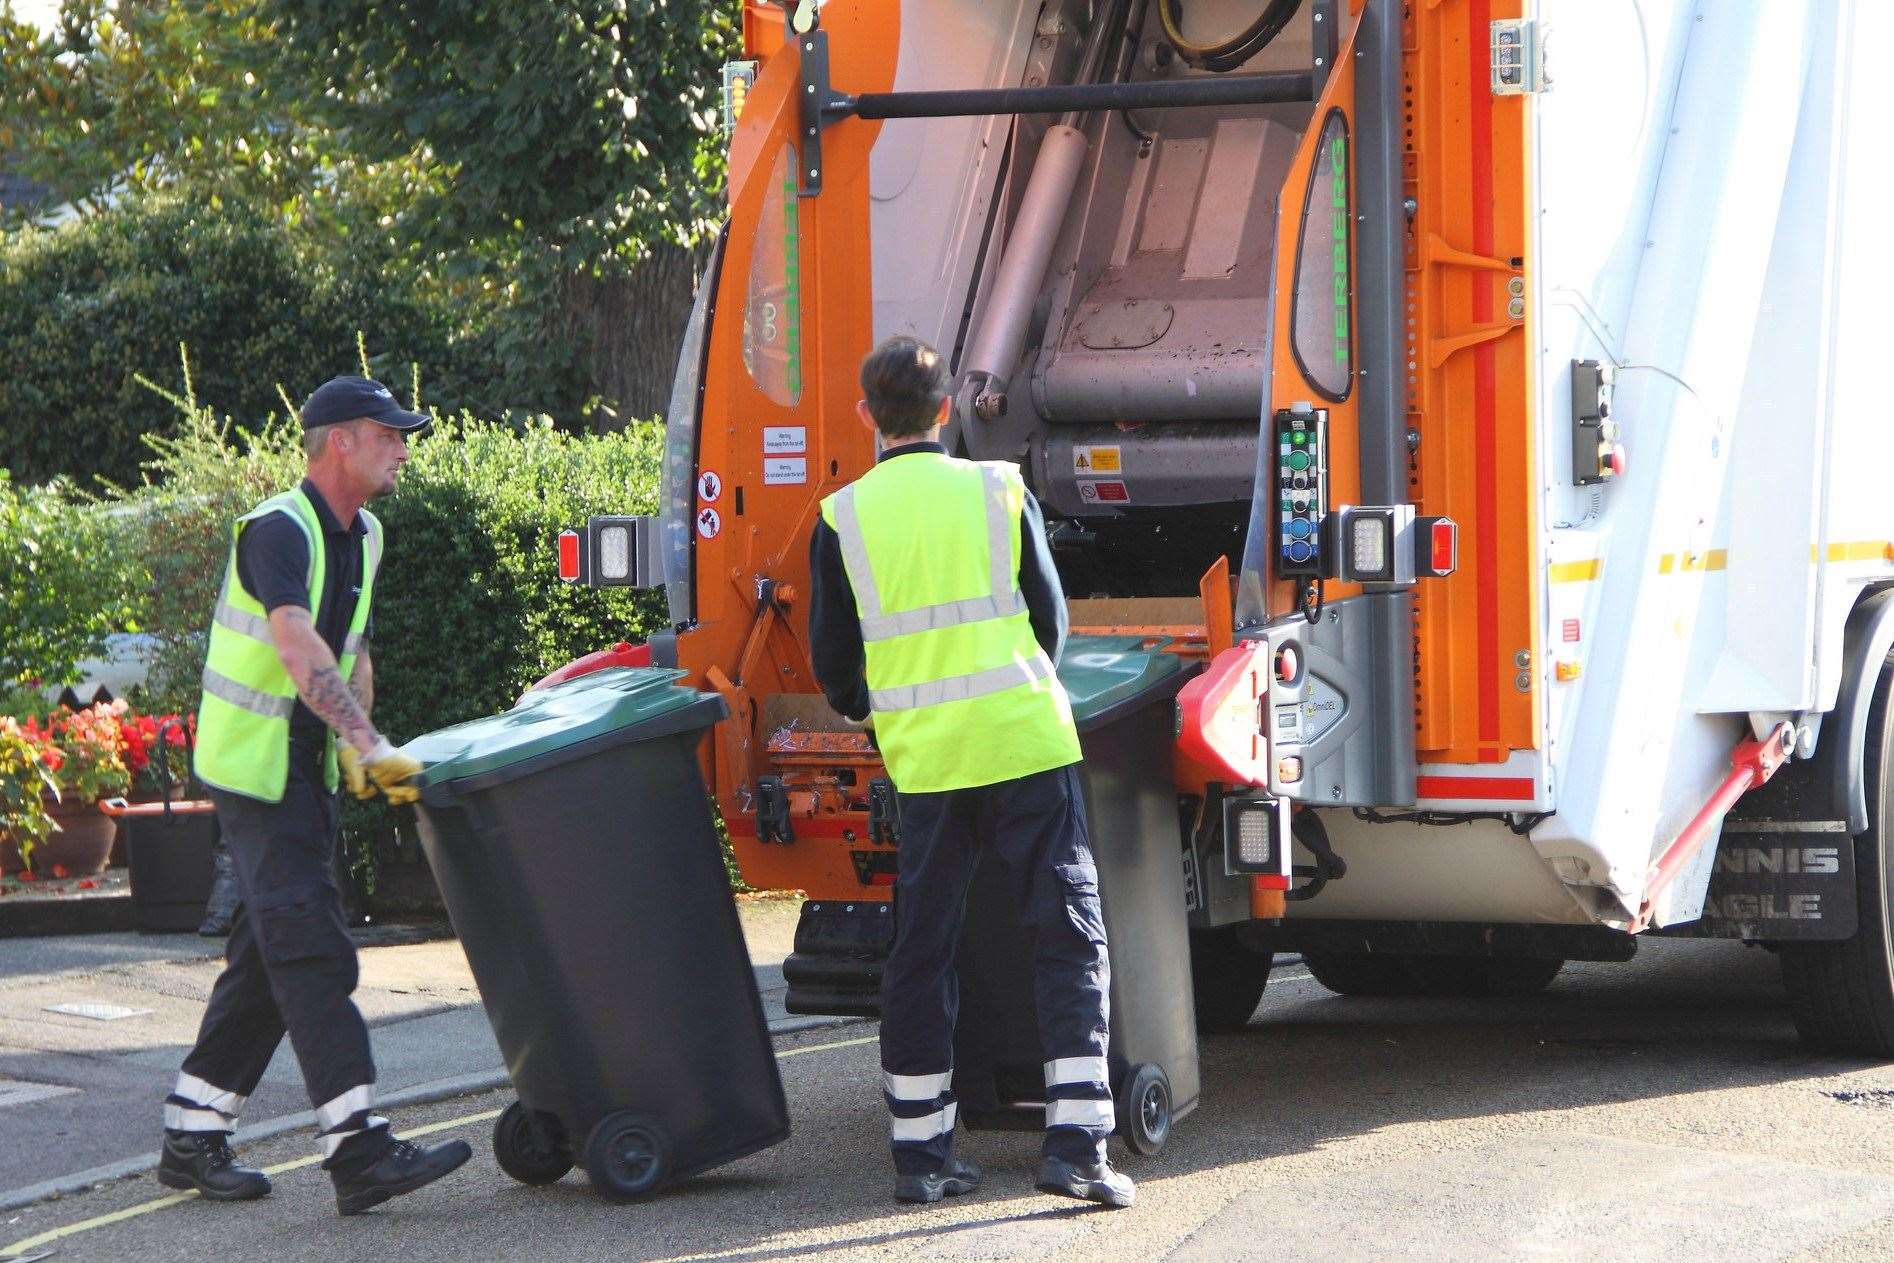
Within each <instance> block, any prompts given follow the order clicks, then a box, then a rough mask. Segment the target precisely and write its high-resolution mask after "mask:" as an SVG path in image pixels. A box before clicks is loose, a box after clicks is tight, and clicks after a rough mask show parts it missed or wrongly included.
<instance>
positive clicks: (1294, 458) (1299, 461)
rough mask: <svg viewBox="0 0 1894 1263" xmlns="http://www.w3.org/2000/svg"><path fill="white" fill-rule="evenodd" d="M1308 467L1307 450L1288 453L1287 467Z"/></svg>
mask: <svg viewBox="0 0 1894 1263" xmlns="http://www.w3.org/2000/svg"><path fill="white" fill-rule="evenodd" d="M1308 467H1309V454H1308V453H1307V452H1291V453H1289V468H1291V469H1296V470H1302V469H1307V468H1308Z"/></svg>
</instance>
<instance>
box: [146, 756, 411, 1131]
mask: <svg viewBox="0 0 1894 1263" xmlns="http://www.w3.org/2000/svg"><path fill="white" fill-rule="evenodd" d="M210 794H211V799H212V801H213V802H215V803H216V806H217V821H218V825H219V827H220V828H221V829H222V831H223V837H224V841H225V842H226V843H227V844H228V846H229V847H230V857H231V860H232V861H233V863H234V865H235V868H236V874H237V889H238V892H239V894H240V896H241V898H242V906H241V907H240V908H239V910H238V913H237V916H236V920H235V922H234V924H233V925H232V927H231V931H230V941H229V944H228V946H227V947H226V949H225V952H224V960H225V966H224V971H223V973H222V974H220V975H219V976H218V978H217V983H216V985H215V986H214V987H213V988H212V990H211V996H210V1005H209V1007H208V1008H207V1009H206V1010H205V1012H204V1022H203V1025H202V1026H201V1027H200V1028H199V1030H198V1034H197V1044H196V1046H195V1047H193V1048H192V1049H191V1052H190V1055H189V1056H187V1057H186V1058H185V1059H184V1066H183V1070H182V1073H180V1074H179V1076H178V1082H177V1086H176V1088H175V1089H174V1090H173V1092H172V1094H171V1096H170V1097H169V1098H167V1100H166V1101H165V1111H164V1112H165V1126H166V1127H170V1128H175V1129H177V1130H181V1131H230V1130H232V1129H233V1128H234V1127H235V1125H236V1117H237V1114H238V1113H239V1112H240V1111H241V1109H242V1107H243V1104H244V1101H245V1100H246V1099H247V1098H248V1097H249V1095H250V1094H251V1093H252V1092H253V1091H255V1089H256V1085H257V1083H258V1082H259V1081H260V1080H261V1079H262V1077H263V1071H264V1069H265V1068H266V1067H267V1066H268V1065H269V1064H270V1058H271V1057H272V1056H273V1055H274V1054H275V1052H276V1047H277V1045H278V1044H279V1043H281V1042H282V1039H283V1034H284V1032H285V1030H287V1031H288V1033H289V1040H290V1045H291V1047H293V1048H294V1049H295V1051H296V1060H297V1062H298V1063H299V1064H300V1065H301V1067H302V1072H303V1081H304V1083H305V1084H306V1085H307V1086H308V1089H309V1099H310V1102H311V1103H312V1104H313V1105H314V1106H315V1107H316V1119H317V1127H318V1129H319V1130H320V1131H321V1133H322V1145H323V1153H324V1156H325V1158H327V1160H328V1161H327V1162H326V1164H325V1165H328V1166H330V1167H334V1168H345V1167H353V1166H357V1165H361V1164H365V1163H368V1162H372V1161H373V1160H374V1159H375V1158H377V1157H379V1156H380V1154H381V1151H382V1149H383V1148H384V1147H385V1146H386V1145H387V1143H388V1122H387V1120H386V1119H384V1118H380V1117H377V1116H376V1115H375V1114H374V1113H373V1111H372V1109H371V1106H372V1105H373V1097H374V1083H375V1062H374V1059H373V1057H372V1056H371V1055H370V1054H369V1049H368V1027H367V1025H366V1024H365V1023H364V1022H363V1021H362V1015H361V1012H360V1011H359V1010H358V1009H357V1008H356V1007H355V1002H354V1001H353V1000H351V999H350V998H349V996H350V994H351V993H352V992H354V990H355V984H356V981H357V978H358V967H357V964H356V959H355V943H354V941H353V940H351V939H350V938H349V935H348V929H347V926H346V925H345V923H344V920H343V914H342V894H341V891H340V889H339V888H338V887H337V886H336V879H335V869H334V860H335V855H336V848H337V845H338V843H339V840H340V831H341V811H340V808H339V806H338V805H337V802H336V796H335V794H333V793H331V792H330V791H329V790H328V789H327V788H325V787H324V785H323V778H322V746H321V744H319V743H315V742H311V741H307V740H303V739H297V740H292V742H291V744H290V768H289V782H288V784H287V785H286V786H285V788H284V791H283V801H282V802H280V803H266V802H260V801H258V800H257V799H254V798H248V797H245V796H244V795H242V794H232V793H226V792H224V791H222V790H216V789H213V790H211V791H210Z"/></svg>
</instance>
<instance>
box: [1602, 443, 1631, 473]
mask: <svg viewBox="0 0 1894 1263" xmlns="http://www.w3.org/2000/svg"><path fill="white" fill-rule="evenodd" d="M1628 468H1629V466H1628V465H1627V464H1626V463H1625V459H1624V444H1622V443H1613V444H1612V445H1611V446H1610V447H1608V448H1606V449H1605V450H1604V451H1603V452H1601V453H1599V455H1598V472H1599V473H1601V474H1603V475H1604V476H1605V477H1607V478H1622V477H1624V475H1625V471H1626V470H1627V469H1628Z"/></svg>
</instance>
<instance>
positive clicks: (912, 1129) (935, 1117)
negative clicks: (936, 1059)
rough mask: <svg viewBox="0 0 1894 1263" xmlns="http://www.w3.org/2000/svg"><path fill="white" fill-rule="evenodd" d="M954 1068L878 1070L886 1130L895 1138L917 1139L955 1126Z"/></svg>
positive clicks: (901, 1139) (930, 1136)
mask: <svg viewBox="0 0 1894 1263" xmlns="http://www.w3.org/2000/svg"><path fill="white" fill-rule="evenodd" d="M953 1082H954V1072H953V1071H951V1070H943V1071H941V1072H940V1073H938V1074H891V1073H890V1072H888V1071H886V1070H884V1071H882V1072H881V1092H882V1096H883V1097H884V1098H886V1100H887V1102H888V1115H889V1124H888V1125H889V1134H890V1135H891V1136H892V1137H893V1138H894V1140H895V1142H896V1143H897V1144H898V1143H902V1142H907V1143H918V1142H921V1141H928V1140H933V1139H935V1138H936V1137H939V1136H945V1135H947V1134H948V1133H949V1132H951V1131H953V1129H954V1118H955V1116H956V1114H957V1113H958V1111H959V1108H960V1107H959V1106H958V1105H957V1104H956V1103H955V1101H954V1091H953Z"/></svg>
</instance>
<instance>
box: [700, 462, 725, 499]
mask: <svg viewBox="0 0 1894 1263" xmlns="http://www.w3.org/2000/svg"><path fill="white" fill-rule="evenodd" d="M722 494H723V479H721V478H719V477H717V475H716V474H715V473H713V472H712V471H710V470H708V469H706V470H705V471H704V472H703V473H701V474H699V475H698V476H697V498H698V499H699V500H702V501H703V502H704V503H705V504H714V503H716V500H717V497H718V496H720V495H722Z"/></svg>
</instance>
